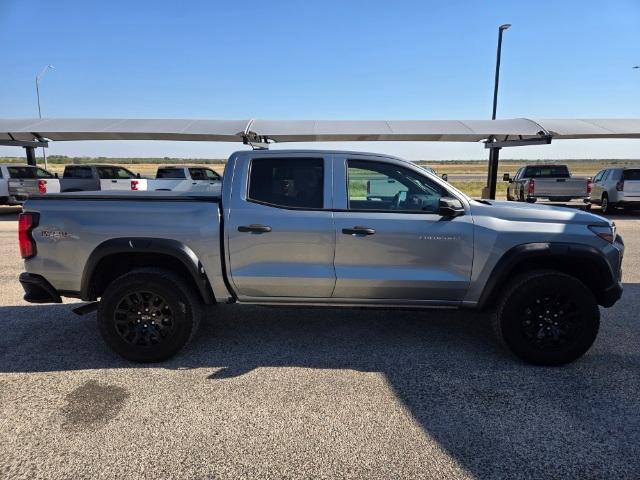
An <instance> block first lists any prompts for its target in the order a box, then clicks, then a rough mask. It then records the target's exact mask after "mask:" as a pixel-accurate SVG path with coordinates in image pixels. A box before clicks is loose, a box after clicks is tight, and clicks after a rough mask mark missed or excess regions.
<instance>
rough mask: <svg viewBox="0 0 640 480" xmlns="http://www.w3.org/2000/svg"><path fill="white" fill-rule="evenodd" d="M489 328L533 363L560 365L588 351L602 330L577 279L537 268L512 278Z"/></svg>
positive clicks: (595, 309) (591, 302) (588, 294)
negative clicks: (491, 326) (510, 285)
mask: <svg viewBox="0 0 640 480" xmlns="http://www.w3.org/2000/svg"><path fill="white" fill-rule="evenodd" d="M493 327H494V330H495V332H496V335H497V337H498V339H499V340H500V342H501V343H503V344H504V345H505V346H507V347H508V348H509V349H510V350H511V351H512V352H513V353H514V354H515V355H516V356H517V357H519V358H520V359H522V360H524V361H525V362H528V363H531V364H534V365H564V364H566V363H569V362H572V361H574V360H576V359H578V358H580V357H581V356H582V355H584V353H585V352H586V351H587V350H589V348H590V347H591V345H592V344H593V342H594V340H595V339H596V336H597V334H598V329H599V328H600V310H599V308H598V305H597V303H596V300H595V297H594V295H593V293H592V292H591V291H590V290H589V289H588V288H587V287H586V286H585V285H584V284H583V283H582V282H581V281H580V280H578V279H577V278H575V277H572V276H570V275H566V274H564V273H560V272H556V271H553V270H538V271H534V272H530V273H527V274H524V275H522V276H520V277H519V278H517V279H516V281H515V282H514V284H513V286H512V287H511V288H510V289H508V291H507V292H506V293H505V295H504V296H503V298H502V300H501V301H500V304H499V305H498V308H497V313H496V315H495V316H494V322H493Z"/></svg>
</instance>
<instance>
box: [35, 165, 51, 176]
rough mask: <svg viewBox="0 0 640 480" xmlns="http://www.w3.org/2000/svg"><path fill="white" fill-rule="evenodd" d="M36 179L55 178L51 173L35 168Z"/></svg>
mask: <svg viewBox="0 0 640 480" xmlns="http://www.w3.org/2000/svg"><path fill="white" fill-rule="evenodd" d="M35 174H36V178H55V175H54V174H53V173H51V172H48V171H46V170H45V169H44V168H40V167H36V168H35Z"/></svg>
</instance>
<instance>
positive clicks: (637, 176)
mask: <svg viewBox="0 0 640 480" xmlns="http://www.w3.org/2000/svg"><path fill="white" fill-rule="evenodd" d="M622 178H623V179H624V180H629V181H634V180H640V169H633V170H631V169H628V170H625V171H624V173H623V174H622Z"/></svg>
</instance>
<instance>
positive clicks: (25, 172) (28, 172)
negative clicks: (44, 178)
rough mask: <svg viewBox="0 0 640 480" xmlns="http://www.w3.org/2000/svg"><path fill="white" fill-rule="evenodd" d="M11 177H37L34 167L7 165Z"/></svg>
mask: <svg viewBox="0 0 640 480" xmlns="http://www.w3.org/2000/svg"><path fill="white" fill-rule="evenodd" d="M7 170H8V171H9V177H11V178H36V175H35V168H33V167H7Z"/></svg>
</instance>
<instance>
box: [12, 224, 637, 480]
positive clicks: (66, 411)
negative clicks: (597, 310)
mask: <svg viewBox="0 0 640 480" xmlns="http://www.w3.org/2000/svg"><path fill="white" fill-rule="evenodd" d="M616 222H617V223H618V225H619V229H620V231H621V232H622V234H623V235H624V238H625V241H626V244H627V255H626V258H625V263H624V269H625V282H626V287H625V293H624V296H623V299H622V300H621V301H620V302H619V303H618V304H617V305H616V306H615V307H613V308H611V309H609V310H603V316H602V326H601V332H600V335H599V337H598V339H597V340H596V343H595V344H594V346H593V347H592V349H591V350H590V351H589V352H588V353H587V355H586V356H585V357H583V358H582V359H581V360H579V361H577V362H575V363H574V364H571V365H569V366H566V367H563V368H540V367H532V366H528V365H524V364H522V363H520V362H518V361H517V360H515V359H514V358H512V357H511V356H510V355H509V353H507V352H505V351H503V350H501V349H500V348H499V347H498V345H497V344H496V342H495V341H494V339H493V337H492V335H491V333H490V331H489V329H488V327H487V325H486V322H485V321H484V320H485V318H484V317H483V316H482V315H479V314H473V313H468V312H455V311H428V312H415V311H412V312H397V311H367V310H318V309H316V310H314V309H268V308H258V307H233V306H227V307H220V308H216V309H214V310H211V312H210V313H209V315H208V317H209V318H208V320H207V321H206V322H205V323H204V326H203V328H202V329H201V331H200V332H199V334H198V336H197V339H196V341H195V342H194V344H193V345H192V346H191V347H190V348H189V349H187V350H186V351H184V352H183V353H182V354H180V355H179V356H178V357H176V358H175V359H173V360H171V361H170V362H167V363H166V364H163V365H161V366H154V367H144V366H140V365H136V364H132V363H128V362H126V361H123V360H121V359H119V358H118V357H116V356H115V355H113V354H112V353H111V352H110V351H109V350H107V349H106V347H105V346H104V345H103V344H102V342H101V341H100V339H99V338H98V334H97V331H96V327H95V317H94V316H93V315H89V316H85V317H77V316H75V315H73V314H72V313H71V308H72V304H64V305H56V306H37V305H29V304H26V303H24V302H23V301H22V299H21V298H22V292H21V288H20V285H19V284H18V282H17V279H16V277H17V275H18V273H19V272H20V271H21V261H20V260H19V258H18V257H19V255H18V251H17V247H16V240H15V237H16V224H15V216H14V215H10V214H8V215H0V281H1V282H2V288H1V289H0V326H1V332H2V334H1V335H0V478H29V479H32V478H154V479H155V478H180V479H189V478H234V479H235V478H252V479H253V478H290V477H296V478H301V477H303V478H309V477H313V478H335V477H339V478H367V479H369V478H384V479H388V478H438V479H440V478H445V477H446V478H492V479H493V478H509V479H514V478H576V479H578V478H580V479H583V478H636V479H637V478H640V413H639V412H640V356H639V345H640V322H639V321H638V296H640V287H639V283H640V254H639V253H638V252H639V247H640V222H638V219H637V218H631V217H618V218H616Z"/></svg>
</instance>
